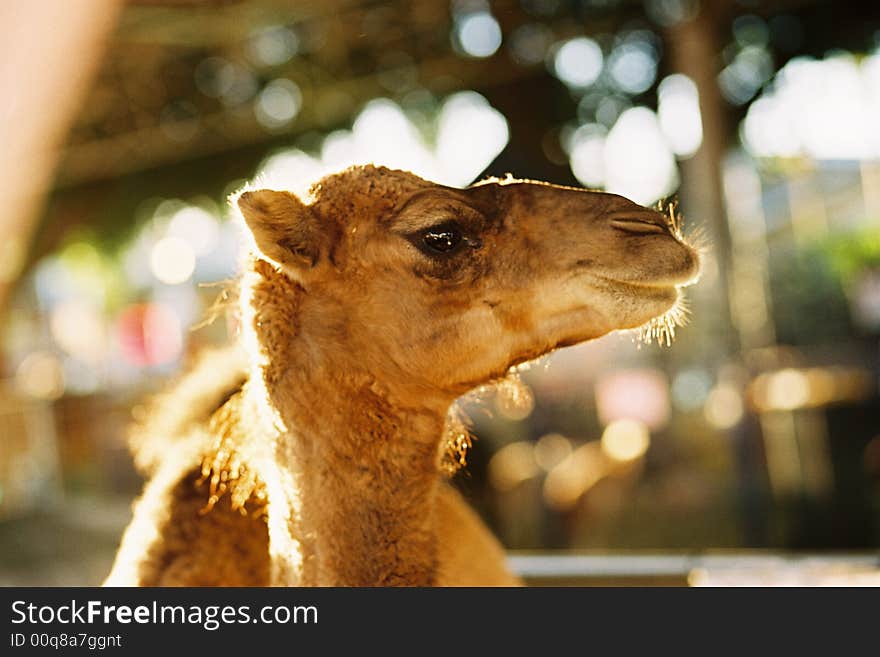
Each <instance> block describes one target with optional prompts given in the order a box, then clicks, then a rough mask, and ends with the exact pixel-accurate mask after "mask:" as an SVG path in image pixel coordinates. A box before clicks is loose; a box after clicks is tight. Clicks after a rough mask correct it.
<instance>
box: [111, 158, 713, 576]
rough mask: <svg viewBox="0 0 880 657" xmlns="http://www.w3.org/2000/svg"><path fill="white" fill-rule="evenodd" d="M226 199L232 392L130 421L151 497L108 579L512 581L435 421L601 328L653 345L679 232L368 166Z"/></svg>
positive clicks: (514, 186)
mask: <svg viewBox="0 0 880 657" xmlns="http://www.w3.org/2000/svg"><path fill="white" fill-rule="evenodd" d="M232 201H233V204H234V207H236V208H237V209H239V210H240V211H241V215H242V217H241V218H242V220H243V223H244V224H245V225H246V226H247V228H248V231H249V234H250V235H251V236H252V238H253V239H252V244H251V248H250V252H249V254H248V257H247V258H246V260H245V264H244V270H243V274H242V276H241V279H240V284H239V288H240V289H239V294H238V295H237V296H236V297H235V298H236V299H237V303H238V307H239V309H240V324H241V327H242V328H241V335H240V336H239V340H238V345H237V347H235V348H233V350H234V355H233V356H229V357H227V358H228V360H229V364H228V368H229V369H230V370H232V374H229V373H227V372H223V371H213V372H212V361H211V360H210V359H207V360H205V361H203V362H202V363H201V364H200V365H197V366H196V369H195V370H194V373H193V374H191V375H190V376H188V377H185V378H184V380H183V383H181V385H180V386H179V387H178V389H176V390H175V391H173V392H172V393H171V394H170V395H167V396H165V398H164V402H163V403H164V405H165V406H166V407H168V406H170V407H172V410H171V411H170V412H169V411H159V412H158V413H156V412H152V413H150V412H147V413H145V416H146V417H145V420H144V422H143V423H142V428H141V431H140V432H139V435H140V438H138V439H137V441H136V450H137V457H138V463H139V464H140V465H141V467H142V468H143V470H144V472H145V473H146V474H147V475H148V476H150V477H151V479H150V481H149V482H148V484H147V487H146V489H145V492H144V495H143V497H142V499H141V501H140V502H139V503H138V506H137V507H136V511H135V518H134V520H133V522H132V525H131V527H130V528H129V530H128V531H127V532H126V535H125V537H124V540H123V545H122V547H121V549H120V552H119V556H118V558H117V562H116V565H115V566H114V569H113V572H112V573H111V575H110V577H109V578H108V583H111V584H166V585H171V584H194V585H206V584H236V585H238V584H248V585H269V584H271V585H434V584H445V585H468V584H470V585H480V584H496V585H499V584H514V583H516V582H517V580H516V578H515V577H513V576H512V575H511V574H510V573H509V572H508V570H507V569H506V567H505V565H504V555H503V551H502V549H501V546H500V545H499V544H498V542H497V541H496V540H495V539H494V537H492V536H491V534H490V533H489V532H488V530H487V529H486V527H485V526H483V525H482V523H481V522H480V521H479V519H478V518H477V516H476V515H475V514H474V512H473V511H472V510H471V509H470V508H469V507H468V506H467V505H466V504H465V503H464V501H463V500H462V499H461V497H460V496H459V495H458V494H457V493H455V492H454V490H453V489H452V488H450V487H449V486H448V485H447V484H446V482H445V476H444V471H445V470H447V469H448V468H447V467H445V465H444V464H446V465H448V464H450V463H452V464H458V465H461V463H462V461H463V459H464V454H465V453H466V450H467V447H468V446H469V441H470V437H469V434H468V432H467V428H466V421H465V419H464V418H463V417H461V416H460V415H458V414H457V410H456V409H455V408H454V407H453V404H454V403H455V400H456V399H457V398H458V397H459V396H461V395H463V394H465V393H467V392H468V391H471V390H473V389H475V388H480V387H481V386H483V385H485V384H487V383H489V382H492V381H498V380H502V379H504V377H505V376H506V375H507V373H508V372H510V370H511V368H515V367H517V366H519V365H521V364H523V363H526V362H528V361H530V360H533V359H535V358H537V357H540V356H541V355H543V354H546V353H548V352H549V351H552V350H554V349H557V348H561V347H565V346H568V345H573V344H577V343H579V342H583V341H584V340H589V339H593V338H596V337H599V336H601V335H604V334H606V333H609V332H611V331H615V330H626V329H636V328H638V327H640V326H643V325H645V324H646V322H647V323H650V322H652V321H653V322H656V323H657V328H655V329H653V330H651V329H649V333H650V334H651V336H652V337H653V338H654V339H660V338H661V337H662V338H663V339H664V340H665V339H666V336H667V332H669V331H671V328H672V327H674V325H675V324H676V323H677V322H678V320H679V318H680V312H681V311H680V310H676V309H677V308H680V307H681V305H680V303H681V302H680V297H681V294H680V288H681V287H682V286H683V285H686V284H689V283H691V282H692V281H693V280H694V279H695V277H696V273H697V270H698V256H697V253H696V252H695V251H694V250H693V249H692V248H691V247H689V246H688V245H687V244H686V243H685V241H684V239H683V237H682V235H681V227H680V222H679V221H677V215H675V213H674V212H672V213H671V214H668V215H663V214H661V213H659V212H656V211H653V210H649V209H646V208H643V207H641V206H639V205H637V204H635V203H633V202H631V201H629V200H627V199H625V198H623V197H620V196H617V195H614V194H604V193H599V192H589V191H584V190H578V189H573V188H567V187H560V186H554V185H550V184H546V183H540V182H534V181H520V180H516V179H513V178H511V177H508V178H505V179H502V180H495V179H493V180H488V181H484V182H482V183H480V184H478V185H475V186H473V187H471V188H468V189H465V190H458V189H451V188H446V187H443V186H441V185H437V184H434V183H431V182H428V181H425V180H422V179H421V178H418V177H417V176H414V175H412V174H410V173H407V172H403V171H391V170H388V169H384V168H378V167H369V166H368V167H355V168H352V169H349V170H346V171H344V172H341V173H339V174H336V175H333V176H328V177H326V178H324V179H323V180H321V181H320V182H319V183H318V184H317V185H315V186H314V187H313V188H312V190H311V192H310V194H309V195H308V197H307V198H305V199H302V198H298V197H296V196H294V195H292V194H290V193H288V192H285V191H283V190H282V191H278V190H267V189H259V188H258V187H256V186H253V185H252V186H250V187H248V188H246V189H245V190H243V192H242V193H240V194H238V195H236V196H234V197H233V199H232ZM450 224H454V225H455V226H456V227H457V228H456V230H458V231H459V232H460V233H461V236H462V239H461V240H460V241H457V242H456V244H457V245H458V246H456V247H455V248H454V249H453V250H452V251H451V252H450V253H435V252H432V251H431V250H430V248H428V246H426V243H425V242H424V241H423V236H424V233H425V231H427V230H429V229H434V228H435V227H437V226H449V225H450ZM658 317H665V319H662V320H661V319H655V318H658ZM649 325H650V324H649ZM505 381H507V382H506V383H505V384H504V386H502V387H505V386H506V388H508V394H509V395H510V396H511V397H512V398H516V397H517V395H520V394H521V392H518V390H519V389H518V388H517V387H516V385H515V384H513V383H510V380H509V379H506V380H505ZM199 386H204V388H205V392H204V394H202V395H200V394H198V390H199ZM514 401H515V399H514ZM451 407H452V408H453V411H452V413H450V408H451ZM157 414H158V415H159V416H160V417H159V419H151V417H155V416H156V415H157ZM164 414H167V418H166V419H162V417H163V415H164ZM168 418H170V419H168ZM447 418H449V420H450V421H447ZM157 433H158V434H159V435H153V434H157ZM243 511H244V512H246V513H242V512H243Z"/></svg>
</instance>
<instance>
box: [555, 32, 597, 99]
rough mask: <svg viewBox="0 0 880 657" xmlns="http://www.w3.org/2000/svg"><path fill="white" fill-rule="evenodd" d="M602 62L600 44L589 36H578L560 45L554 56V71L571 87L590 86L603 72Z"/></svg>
mask: <svg viewBox="0 0 880 657" xmlns="http://www.w3.org/2000/svg"><path fill="white" fill-rule="evenodd" d="M602 62H603V56H602V48H601V47H600V46H599V44H598V43H597V42H596V41H595V40H593V39H590V38H588V37H577V38H574V39H570V40H569V41H566V42H565V43H563V44H562V45H561V46H559V48H558V49H557V51H556V55H555V56H554V58H553V71H554V72H555V74H556V77H558V78H559V79H560V80H562V82H564V83H565V84H567V85H568V86H570V87H575V88H583V87H589V86H590V85H591V84H593V83H594V82H595V81H596V80H597V79H598V78H599V75H600V74H601V73H602Z"/></svg>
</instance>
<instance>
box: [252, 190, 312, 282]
mask: <svg viewBox="0 0 880 657" xmlns="http://www.w3.org/2000/svg"><path fill="white" fill-rule="evenodd" d="M238 207H239V209H240V210H241V214H242V216H243V217H244V220H245V223H246V224H247V226H248V228H249V229H250V231H251V233H252V234H253V236H254V241H255V242H256V245H257V248H258V249H259V250H260V252H261V253H262V254H263V255H265V256H266V257H267V258H270V259H271V260H274V261H275V262H277V263H278V264H279V265H282V266H286V267H290V268H293V269H297V270H303V269H310V268H312V267H314V266H315V265H316V264H317V263H318V260H320V258H321V252H322V247H323V246H324V244H325V235H324V232H323V230H322V227H321V222H320V221H319V220H318V217H317V216H316V215H315V213H314V212H312V210H311V209H310V208H309V207H308V206H306V205H305V204H303V202H302V201H300V200H299V199H298V198H297V197H296V196H294V195H293V194H291V193H290V192H276V191H273V190H271V189H260V190H256V191H250V192H244V193H243V194H241V195H240V196H239V197H238Z"/></svg>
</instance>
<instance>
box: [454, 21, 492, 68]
mask: <svg viewBox="0 0 880 657" xmlns="http://www.w3.org/2000/svg"><path fill="white" fill-rule="evenodd" d="M455 44H456V45H457V46H458V48H460V50H461V52H463V53H464V54H466V55H470V56H471V57H490V56H492V55H494V54H495V52H497V50H498V48H500V47H501V27H500V26H499V25H498V21H497V20H495V17H494V16H492V14H490V13H489V12H488V11H478V12H474V13H470V14H465V15H464V16H462V17H461V18H459V19H458V20H457V21H456V24H455Z"/></svg>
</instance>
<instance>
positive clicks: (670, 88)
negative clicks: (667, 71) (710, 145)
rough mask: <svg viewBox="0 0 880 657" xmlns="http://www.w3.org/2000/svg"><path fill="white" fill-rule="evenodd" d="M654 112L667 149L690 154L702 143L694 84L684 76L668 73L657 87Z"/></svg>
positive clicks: (682, 155)
mask: <svg viewBox="0 0 880 657" xmlns="http://www.w3.org/2000/svg"><path fill="white" fill-rule="evenodd" d="M657 101H658V102H657V115H658V118H659V120H660V129H661V130H662V131H663V135H664V136H665V137H666V140H667V142H668V143H669V148H670V149H671V150H672V152H673V153H675V154H676V155H678V156H679V157H690V156H691V155H693V154H694V153H696V152H697V149H699V148H700V144H702V143H703V120H702V117H701V116H700V97H699V95H698V93H697V85H695V84H694V82H693V80H691V79H690V78H689V77H687V76H686V75H681V74H674V75H670V76H667V77H666V78H664V79H663V81H662V82H661V83H660V86H659V87H658V89H657Z"/></svg>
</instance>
